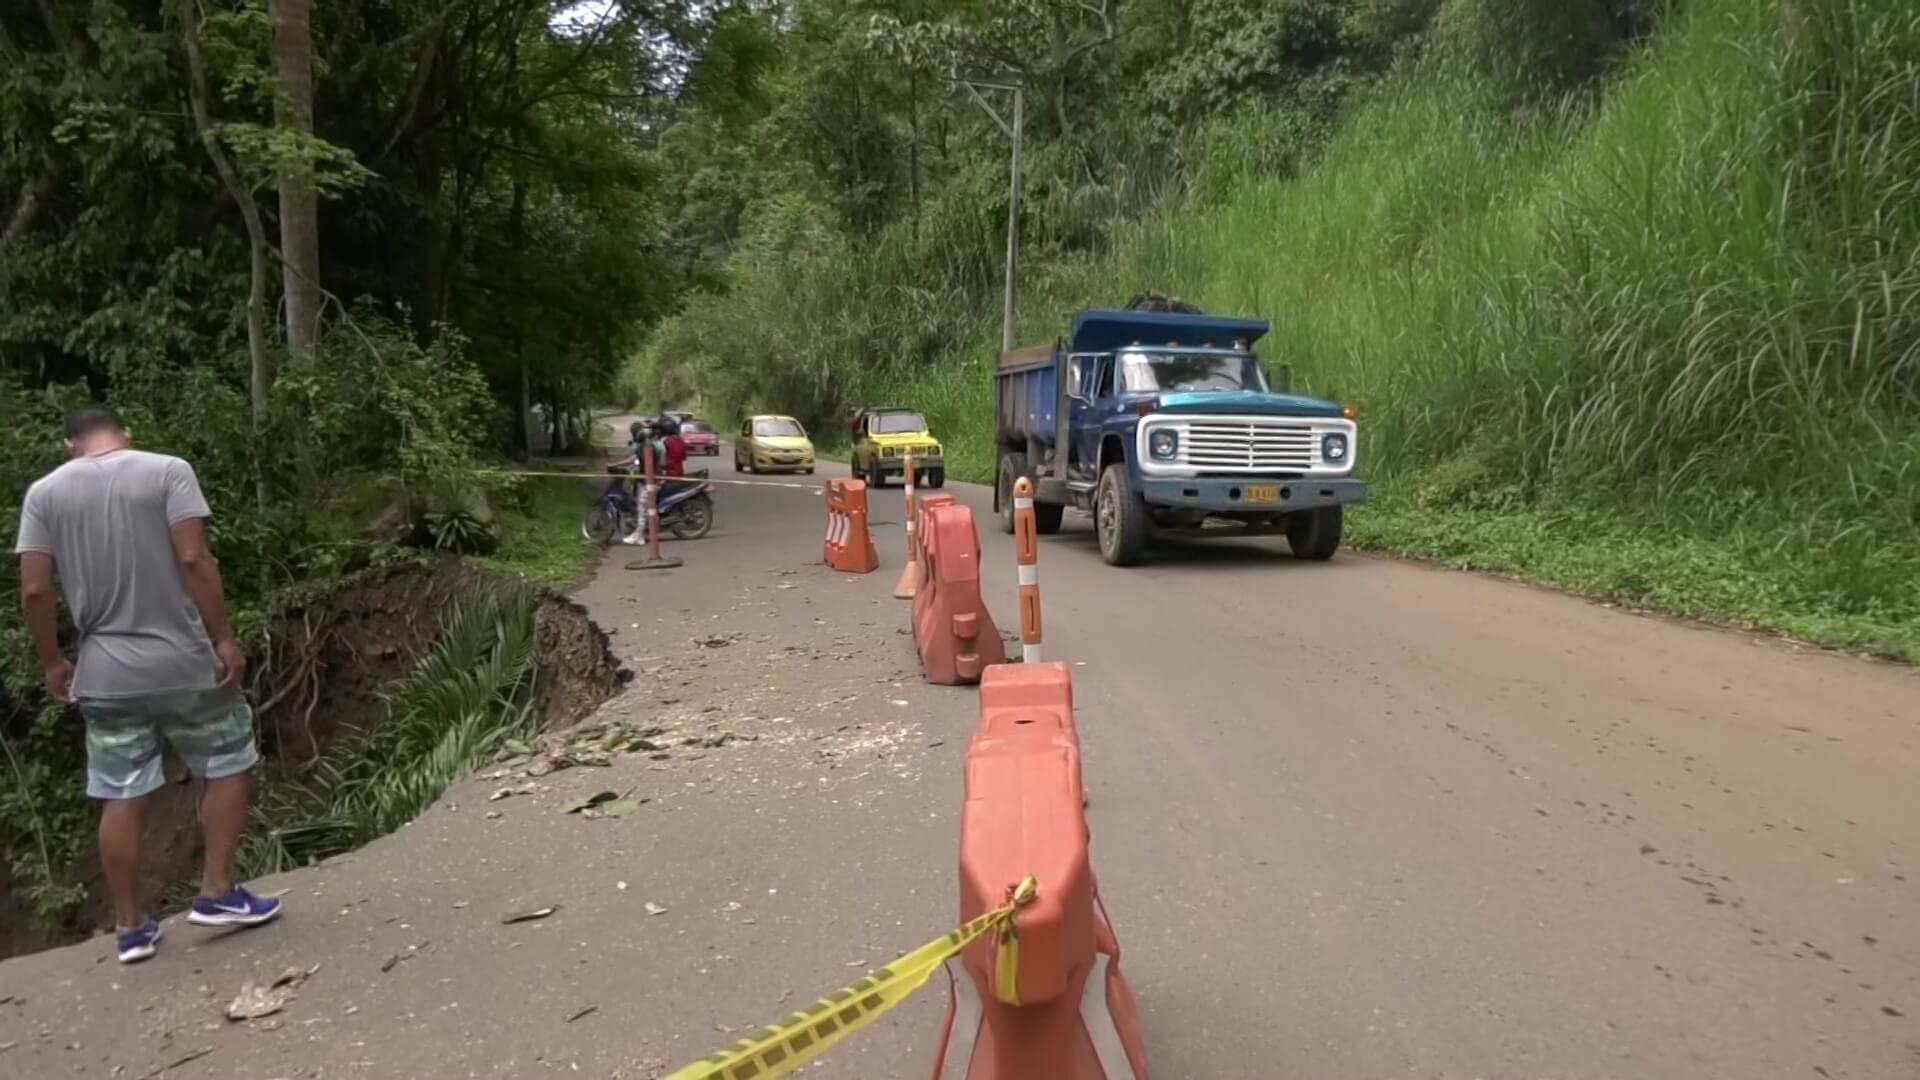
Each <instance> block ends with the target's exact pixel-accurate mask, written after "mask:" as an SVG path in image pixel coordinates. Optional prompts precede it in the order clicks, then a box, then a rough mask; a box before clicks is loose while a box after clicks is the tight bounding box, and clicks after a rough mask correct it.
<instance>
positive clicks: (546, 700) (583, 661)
mask: <svg viewBox="0 0 1920 1080" xmlns="http://www.w3.org/2000/svg"><path fill="white" fill-rule="evenodd" d="M489 577H490V575H489V574H488V573H487V572H486V571H482V570H477V569H475V568H473V567H471V566H468V565H467V564H465V563H462V562H459V561H457V560H452V559H449V560H446V561H443V562H439V563H436V564H434V565H432V566H430V567H424V568H423V567H421V566H418V565H406V566H399V567H393V568H388V569H381V570H373V571H367V572H363V573H361V574H358V575H355V576H353V577H350V578H348V579H347V580H346V581H345V582H343V583H341V584H339V585H338V586H337V587H335V588H333V589H330V590H328V591H326V592H323V593H316V594H315V595H313V596H311V597H308V598H303V599H301V600H299V601H297V602H294V603H292V604H289V605H288V606H286V607H284V608H283V609H282V610H281V611H280V612H278V613H277V614H276V615H275V617H274V619H273V622H272V625H271V626H270V628H269V630H268V632H267V634H266V636H265V639H264V642H263V644H262V645H261V647H259V648H258V649H257V650H256V651H255V655H253V656H252V657H250V658H249V662H250V665H251V670H250V673H249V680H248V683H249V687H248V690H249V692H248V698H249V700H250V701H252V702H253V705H254V710H255V714H256V719H255V723H256V725H257V727H258V730H259V733H260V751H261V756H262V757H263V758H264V760H265V766H264V768H263V777H264V779H265V781H266V782H268V783H288V782H292V781H293V778H296V777H298V776H300V775H301V774H302V773H304V772H305V771H306V770H307V769H309V768H311V767H312V765H313V764H314V762H316V761H318V760H319V759H320V758H321V757H323V756H324V755H325V754H326V752H327V751H328V749H329V748H331V747H332V746H333V745H334V743H336V742H337V741H338V740H339V739H340V738H341V737H342V736H344V735H347V734H349V733H351V732H353V731H356V730H359V729H362V728H365V727H366V726H368V725H370V724H378V723H379V721H380V719H381V718H382V717H383V716H384V715H385V713H384V710H383V708H382V706H381V703H380V691H381V688H382V687H384V686H386V685H387V684H389V683H391V682H393V681H394V680H396V679H398V678H400V677H402V676H404V675H406V674H407V672H408V671H409V670H410V669H411V668H412V666H413V662H414V658H415V657H416V656H417V655H418V654H419V653H420V650H421V649H423V648H424V647H426V646H427V645H428V644H430V643H431V642H432V641H433V640H434V639H435V637H436V636H437V634H438V633H439V629H440V620H441V618H442V615H443V613H444V612H445V610H446V608H447V606H448V604H449V603H450V602H452V601H453V600H454V599H455V598H456V597H458V596H459V595H461V594H462V593H465V592H469V591H471V590H473V589H475V588H477V587H479V586H481V585H483V584H484V583H486V581H487V580H488V579H489ZM535 619H536V626H537V631H538V640H539V664H540V668H539V675H538V676H537V682H536V694H537V695H538V699H539V703H540V705H539V711H540V715H541V717H542V727H543V728H545V729H548V730H551V729H554V728H560V727H565V726H567V725H570V724H573V723H575V722H577V721H579V720H580V719H581V718H583V717H585V716H586V715H587V714H588V713H590V712H592V711H593V710H594V708H595V707H596V706H598V705H599V704H600V703H601V702H603V701H605V700H606V699H607V698H609V697H611V696H612V695H613V693H614V691H615V690H616V689H617V688H618V687H619V685H620V683H621V682H622V681H623V680H624V678H625V677H626V674H625V673H624V672H622V671H621V669H620V665H619V662H618V661H617V660H615V659H614V656H613V654H612V652H611V651H610V650H609V647H608V640H607V635H606V633H605V632H604V631H602V630H601V629H600V628H599V627H598V626H596V625H595V624H594V622H593V620H592V619H591V618H590V617H589V616H588V614H587V609H586V608H584V607H582V606H581V605H579V604H577V603H574V602H573V601H571V600H569V599H567V598H566V597H564V596H562V595H560V594H558V593H546V594H545V595H543V596H542V597H541V600H540V607H539V609H538V611H537V613H536V616H535ZM167 779H168V783H167V786H166V787H165V788H163V789H162V790H161V791H160V792H159V793H157V794H156V795H155V797H154V802H153V803H152V805H151V808H150V810H149V817H148V821H147V839H146V850H145V852H144V856H143V860H142V867H141V869H142V878H143V887H144V889H145V891H146V893H147V895H149V896H154V897H158V898H162V900H163V902H162V903H161V904H160V906H161V907H162V908H164V909H170V908H172V907H176V906H178V904H179V903H180V902H183V901H184V899H185V897H186V896H188V895H190V894H191V891H192V889H193V888H194V886H195V885H196V884H197V875H198V873H199V868H200V852H201V842H200V826H199V798H200V785H199V784H196V783H194V782H193V780H192V778H191V777H190V776H189V775H188V774H187V772H186V770H185V768H184V767H182V766H181V765H180V763H179V762H178V761H175V760H173V759H172V755H170V754H169V755H168V760H167ZM87 875H88V881H89V889H90V892H91V894H92V901H91V903H90V904H89V905H88V907H87V908H86V909H85V910H84V911H83V912H82V913H81V915H80V916H79V917H78V918H76V919H75V920H74V921H72V922H71V923H69V924H67V925H64V926H59V927H53V928H36V927H33V926H31V925H30V920H28V919H26V918H24V917H23V916H24V912H20V911H16V910H13V905H11V904H10V905H8V908H7V910H5V911H3V912H0V915H4V916H5V917H4V918H0V959H4V958H5V957H9V956H19V955H23V954H26V953H30V952H36V951H38V950H40V949H45V948H50V947H53V946H56V945H62V944H66V943H68V942H71V941H78V940H81V939H83V938H85V937H87V936H88V935H90V934H91V933H92V932H93V931H94V930H95V929H96V928H98V927H103V926H105V925H107V923H108V922H109V913H108V910H107V906H106V903H105V898H104V895H103V885H104V882H103V881H102V879H101V878H100V876H99V869H98V867H97V866H89V867H88V868H87ZM8 877H9V875H8V874H7V870H6V868H5V867H0V896H8V897H10V896H11V895H12V892H11V889H10V887H9V886H10V882H9V880H8ZM164 901H172V902H171V903H168V902H164Z"/></svg>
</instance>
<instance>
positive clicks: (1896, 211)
mask: <svg viewBox="0 0 1920 1080" xmlns="http://www.w3.org/2000/svg"><path fill="white" fill-rule="evenodd" d="M1802 7H1803V8H1805V9H1806V11H1805V15H1804V17H1803V18H1804V21H1803V22H1800V23H1798V24H1795V23H1791V22H1788V21H1784V20H1783V18H1782V15H1781V7H1780V5H1778V4H1774V3H1769V2H1762V0H1718V2H1702V3H1696V4H1692V5H1688V6H1687V7H1686V8H1685V9H1684V11H1681V12H1677V13H1675V14H1673V15H1672V17H1670V18H1669V19H1668V20H1667V29H1666V30H1665V32H1664V33H1663V35H1662V36H1661V38H1660V39H1659V40H1658V41H1657V42H1656V43H1655V44H1654V45H1653V46H1652V47H1651V48H1650V49H1649V50H1648V51H1647V52H1645V53H1644V54H1643V55H1641V56H1640V57H1639V58H1638V59H1637V60H1636V61H1635V62H1634V64H1633V65H1632V67H1631V68H1630V69H1629V71H1628V72H1627V73H1626V74H1625V76H1624V77H1623V78H1622V80H1621V81H1620V82H1619V84H1618V85H1617V86H1616V87H1614V88H1613V89H1612V91H1611V93H1610V94H1608V95H1607V97H1606V98H1605V99H1604V100H1603V101H1602V102H1601V103H1600V104H1599V105H1598V106H1597V107H1595V108H1593V109H1591V110H1589V109H1588V108H1586V107H1584V106H1576V105H1566V106H1562V107H1559V108H1548V109H1541V110H1521V111H1509V110H1506V109H1504V108H1502V107H1500V105H1499V103H1498V101H1497V100H1496V99H1490V98H1488V97H1487V96H1485V95H1484V94H1482V93H1481V92H1480V90H1481V88H1482V87H1483V86H1484V84H1483V83H1482V82H1481V81H1479V80H1477V79H1476V78H1474V77H1473V75H1472V73H1471V72H1470V71H1467V70H1463V69H1462V67H1460V66H1459V65H1456V64H1453V63H1451V62H1449V58H1447V57H1446V56H1444V55H1441V56H1437V57H1435V58H1434V59H1432V60H1431V61H1430V62H1429V63H1427V64H1425V65H1423V66H1422V67H1421V68H1420V69H1419V70H1418V71H1416V72H1413V73H1411V74H1409V75H1408V76H1407V77H1406V78H1404V79H1403V80H1401V81H1399V82H1397V83H1395V84H1393V85H1391V86H1389V87H1387V88H1386V89H1385V90H1384V91H1383V92H1382V93H1381V94H1380V95H1379V96H1378V98H1377V99H1376V100H1375V101H1373V102H1372V103H1370V104H1369V105H1368V106H1367V107H1365V108H1363V109H1362V110H1361V111H1360V112H1359V113H1358V115H1357V116H1356V118H1355V120H1354V123H1353V124H1352V126H1351V127H1350V129H1349V131H1348V132H1347V133H1346V134H1345V135H1344V136H1343V137H1342V138H1341V139H1339V140H1338V141H1336V143H1335V145H1334V147H1333V148H1332V150H1331V152H1330V154H1329V156H1328V158H1327V159H1326V161H1325V162H1324V163H1323V164H1322V166H1321V168H1319V169H1318V170H1317V171H1315V172H1314V173H1312V174H1311V175H1309V176H1308V177H1306V178H1305V179H1303V180H1301V181H1298V182H1292V183H1264V184H1255V185H1252V186H1250V187H1249V188H1247V189H1246V190H1244V191H1242V192H1241V193H1240V194H1239V196H1238V197H1236V198H1233V199H1231V200H1229V201H1228V202H1227V203H1226V204H1224V205H1223V206H1221V207H1219V208H1217V209H1207V210H1199V211H1195V212H1180V213H1174V214H1169V215H1166V216H1164V217H1162V218H1160V219H1158V220H1156V221H1154V222H1151V223H1149V224H1147V225H1145V226H1143V227H1142V228H1141V229H1140V230H1139V234H1138V236H1137V238H1136V241H1135V243H1134V244H1133V245H1132V246H1131V264H1130V266H1129V267H1128V269H1129V272H1130V274H1131V275H1132V276H1133V277H1135V278H1138V279H1144V280H1160V281H1175V282H1178V283H1180V285H1181V287H1182V288H1183V289H1185V290H1186V291H1187V292H1188V293H1190V294H1195V295H1197V296H1198V297H1200V298H1202V299H1203V300H1204V301H1205V302H1206V303H1207V304H1208V305H1210V306H1212V307H1215V308H1220V309H1240V310H1250V311H1258V312H1262V313H1264V314H1268V315H1271V316H1272V317H1273V318H1274V319H1275V320H1276V328H1277V331H1276V334H1275V335H1274V338H1273V339H1272V340H1271V342H1270V344H1269V349H1268V351H1269V355H1273V354H1275V353H1278V354H1280V355H1282V356H1284V357H1285V358H1286V359H1287V360H1288V361H1289V362H1291V363H1292V364H1293V365H1294V366H1295V368H1296V370H1298V371H1300V372H1301V373H1302V374H1303V375H1304V376H1305V378H1306V382H1307V383H1308V385H1309V386H1310V387H1311V388H1313V389H1315V390H1318V391H1320V392H1323V393H1326V394H1328V395H1332V396H1338V397H1344V398H1348V399H1351V400H1354V401H1356V402H1357V403H1359V405H1360V407H1361V409H1362V411H1363V416H1364V418H1365V420H1366V423H1365V425H1364V429H1365V432H1366V439H1367V446H1366V452H1367V460H1368V461H1369V462H1370V465H1369V471H1370V473H1371V474H1372V476H1373V477H1374V479H1376V480H1381V481H1385V482H1386V486H1387V491H1388V493H1389V495H1392V494H1394V493H1396V492H1398V493H1401V494H1407V495H1410V496H1411V497H1413V498H1414V499H1415V500H1416V502H1417V504H1418V506H1419V507H1420V508H1422V509H1424V510H1426V511H1429V512H1440V511H1445V510H1448V509H1465V510H1475V511H1482V512H1484V511H1487V510H1489V509H1491V510H1510V509H1517V508H1523V507H1525V508H1535V509H1542V508H1546V509H1557V510H1558V511H1559V512H1560V513H1561V514H1562V515H1563V516H1566V515H1569V514H1572V513H1573V512H1574V511H1581V512H1582V513H1580V514H1578V515H1577V516H1578V517H1579V518H1580V519H1581V520H1582V521H1583V522H1586V519H1588V518H1590V517H1591V513H1590V512H1591V511H1596V510H1598V511H1602V512H1603V513H1604V516H1605V517H1606V518H1608V519H1613V520H1619V521H1625V522H1629V523H1632V524H1635V525H1638V526H1640V527H1641V528H1640V530H1639V531H1640V532H1641V533H1643V534H1657V533H1665V534H1668V535H1669V536H1671V537H1672V538H1673V539H1674V541H1675V542H1676V543H1679V542H1684V541H1686V540H1688V539H1699V540H1711V541H1712V542H1713V543H1715V544H1718V545H1721V546H1723V547H1725V548H1727V549H1729V550H1731V551H1733V552H1735V553H1736V554H1737V555H1738V556H1739V559H1738V560H1737V561H1738V562H1740V563H1742V564H1743V565H1744V570H1743V571H1741V572H1742V573H1744V574H1746V575H1748V576H1750V577H1752V578H1753V579H1755V582H1756V584H1758V583H1759V582H1760V581H1763V580H1764V581H1766V583H1767V586H1769V587H1772V588H1775V589H1779V590H1783V591H1784V592H1785V593H1786V594H1788V595H1786V596H1785V597H1783V599H1784V601H1785V604H1786V606H1787V607H1790V608H1796V609H1800V610H1803V611H1806V612H1809V613H1827V614H1837V615H1844V616H1857V617H1860V618H1862V619H1866V620H1869V621H1870V622H1874V623H1884V624H1887V625H1889V626H1892V625H1894V624H1897V623H1898V622H1900V621H1901V620H1902V619H1906V618H1911V617H1912V616H1914V615H1915V614H1920V596H1916V594H1915V593H1916V586H1915V582H1916V581H1920V541H1916V537H1915V526H1916V523H1920V303H1917V302H1916V301H1920V259H1916V257H1915V254H1914V253H1915V252H1916V251H1920V198H1917V197H1916V196H1920V79H1917V78H1916V72H1915V69H1914V66H1913V63H1914V61H1913V58H1914V57H1915V56H1920V9H1916V8H1914V7H1913V6H1912V5H1910V4H1904V3H1899V2H1897V0H1844V2H1836V3H1833V4H1827V5H1802ZM1816 9H1817V10H1816ZM1250 239H1251V241H1252V242H1251V243H1250V242H1249V240H1250ZM1587 524H1590V522H1587ZM1583 527H1584V526H1583ZM1362 532H1363V535H1364V525H1363V526H1362ZM1909 640H1912V637H1911V635H1909Z"/></svg>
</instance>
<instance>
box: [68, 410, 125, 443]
mask: <svg viewBox="0 0 1920 1080" xmlns="http://www.w3.org/2000/svg"><path fill="white" fill-rule="evenodd" d="M125 430H127V425H125V424H123V423H121V422H120V418H119V417H118V416H115V415H114V414H113V412H112V410H110V409H104V408H101V407H100V406H98V405H89V406H87V407H86V408H84V409H76V410H74V411H73V412H70V413H68V414H67V438H69V439H84V438H86V437H87V436H89V435H97V434H99V433H100V432H102V431H125Z"/></svg>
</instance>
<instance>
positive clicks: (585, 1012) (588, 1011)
mask: <svg viewBox="0 0 1920 1080" xmlns="http://www.w3.org/2000/svg"><path fill="white" fill-rule="evenodd" d="M599 1011H600V1006H598V1005H589V1006H587V1007H586V1008H584V1009H581V1010H580V1011H579V1012H577V1013H574V1014H573V1015H572V1016H569V1017H567V1023H569V1024H571V1023H573V1022H574V1021H575V1020H578V1019H580V1018H581V1017H583V1016H592V1015H593V1014H594V1013H597V1012H599Z"/></svg>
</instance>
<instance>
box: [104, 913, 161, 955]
mask: <svg viewBox="0 0 1920 1080" xmlns="http://www.w3.org/2000/svg"><path fill="white" fill-rule="evenodd" d="M113 944H114V947H115V948H117V949H119V950H120V962H121V963H123V964H137V963H139V962H140V961H142V960H145V959H146V958H147V957H149V956H152V955H153V954H154V953H155V952H157V951H158V948H157V946H159V944H160V920H158V919H156V918H154V917H153V916H151V915H149V916H147V922H146V925H145V926H136V927H134V928H133V929H131V930H122V931H120V932H118V933H116V934H115V935H114V936H113Z"/></svg>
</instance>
